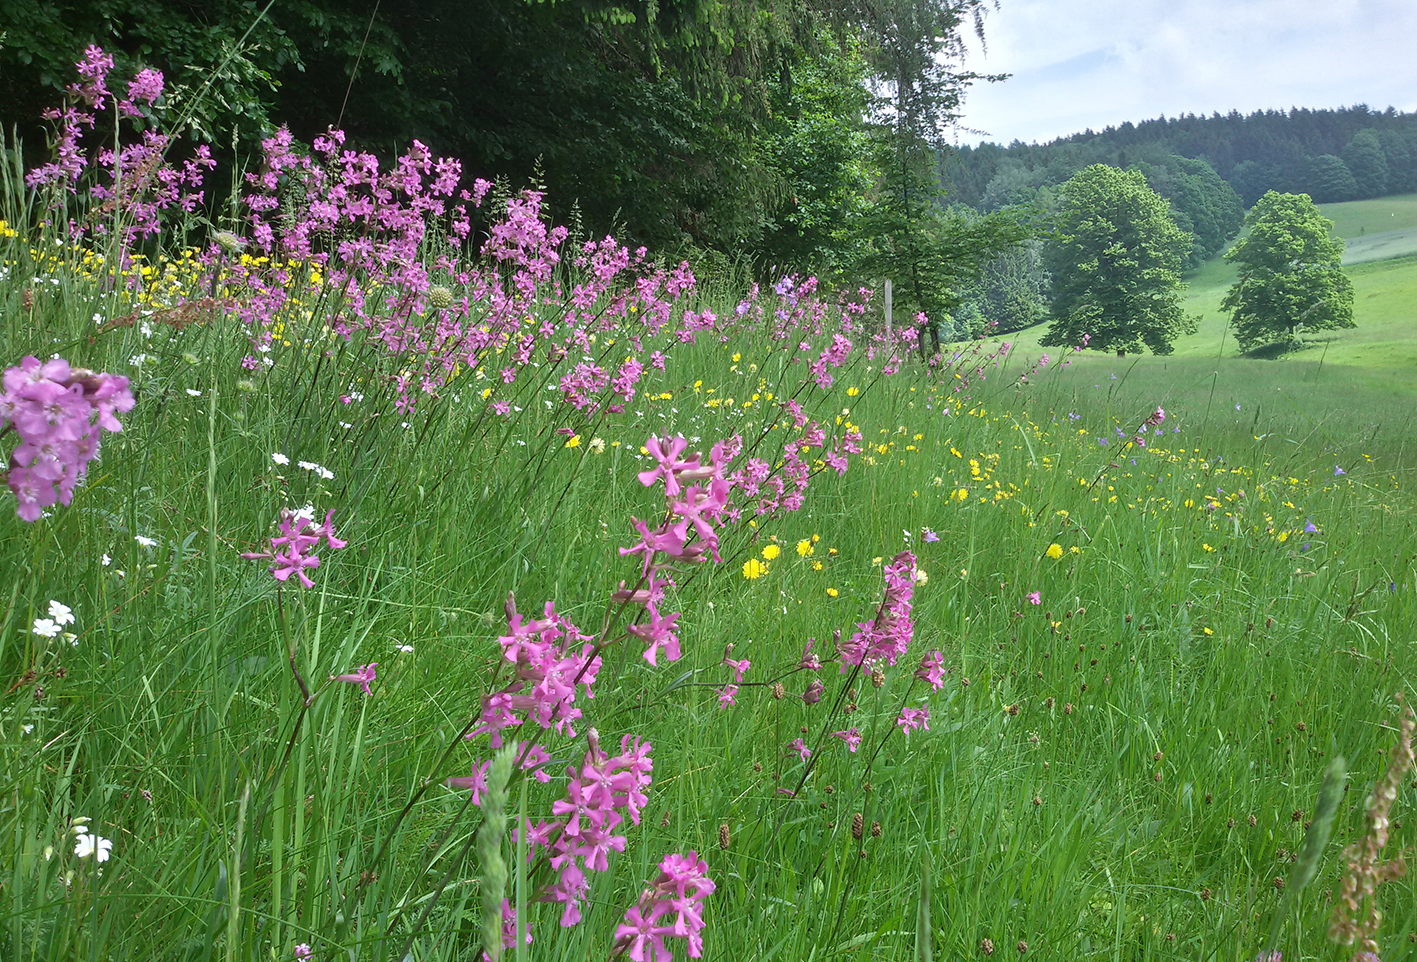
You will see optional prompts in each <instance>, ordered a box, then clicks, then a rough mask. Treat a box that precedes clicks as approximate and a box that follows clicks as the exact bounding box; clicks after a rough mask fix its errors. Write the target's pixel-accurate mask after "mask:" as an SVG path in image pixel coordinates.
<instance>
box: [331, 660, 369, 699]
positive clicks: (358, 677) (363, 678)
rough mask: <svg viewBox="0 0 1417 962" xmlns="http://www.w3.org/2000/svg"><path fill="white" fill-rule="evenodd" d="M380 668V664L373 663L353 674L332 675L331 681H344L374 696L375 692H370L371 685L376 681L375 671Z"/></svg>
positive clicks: (360, 667)
mask: <svg viewBox="0 0 1417 962" xmlns="http://www.w3.org/2000/svg"><path fill="white" fill-rule="evenodd" d="M378 666H379V663H378V662H377V661H371V662H370V663H369V664H367V665H360V666H359V669H358V670H357V671H355V672H353V673H351V674H348V675H331V676H330V681H343V682H348V683H349V684H351V685H358V686H359V687H360V688H363V689H364V694H366V695H372V694H373V692H371V691H370V690H369V683H370V682H371V681H373V680H374V677H375V672H374V669H375V668H377V667H378Z"/></svg>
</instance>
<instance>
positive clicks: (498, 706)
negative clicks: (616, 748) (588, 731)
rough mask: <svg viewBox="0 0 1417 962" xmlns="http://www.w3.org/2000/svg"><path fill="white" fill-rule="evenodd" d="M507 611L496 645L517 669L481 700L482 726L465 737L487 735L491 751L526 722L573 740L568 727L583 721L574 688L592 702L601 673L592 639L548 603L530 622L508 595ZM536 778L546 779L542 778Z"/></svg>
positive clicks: (525, 762)
mask: <svg viewBox="0 0 1417 962" xmlns="http://www.w3.org/2000/svg"><path fill="white" fill-rule="evenodd" d="M506 613H507V630H508V633H507V634H505V635H503V636H502V637H500V638H498V639H497V643H498V644H499V645H501V646H502V657H503V658H504V659H506V660H507V661H509V662H511V663H512V665H514V666H515V667H514V668H513V673H512V681H511V683H510V684H508V685H507V686H505V687H504V688H502V689H501V690H500V691H498V692H496V693H494V694H492V695H487V696H484V698H483V700H482V715H481V717H480V719H479V722H480V723H479V724H478V726H477V727H476V728H474V729H473V730H472V731H471V732H469V733H468V735H467V737H468V738H469V739H473V738H476V737H478V736H479V735H490V736H491V744H492V747H493V748H500V747H502V732H503V731H505V730H506V729H508V728H513V727H516V726H518V725H522V724H524V723H525V722H526V721H528V720H531V721H535V722H536V723H537V724H538V725H540V726H541V727H542V728H543V729H547V730H549V729H552V728H554V729H555V730H556V731H557V732H558V733H559V734H563V735H567V736H569V737H571V738H574V737H576V731H575V729H574V728H573V727H572V724H573V723H574V722H575V721H576V719H578V718H580V717H581V710H580V708H579V707H578V706H577V705H576V686H577V685H580V686H581V688H582V689H583V690H584V692H585V697H586V698H594V697H595V695H594V693H593V692H592V691H591V686H592V685H594V684H595V675H596V672H598V671H599V670H600V656H599V655H595V654H594V651H595V649H594V646H592V645H590V644H589V643H588V642H589V641H590V640H591V636H590V635H586V634H582V633H581V630H580V629H579V628H577V627H576V626H575V625H574V624H572V623H571V621H570V620H569V619H567V618H565V617H563V616H561V615H558V614H556V608H555V605H554V604H553V603H552V602H549V601H548V602H546V608H545V612H544V615H543V617H541V618H531V619H528V618H526V617H524V616H523V615H522V614H521V613H520V612H518V611H517V602H516V598H515V597H514V596H513V595H511V594H508V595H507V603H506ZM577 646H579V647H577ZM543 760H544V759H543ZM532 761H533V759H531V758H530V757H529V758H527V759H526V760H525V761H524V763H523V767H524V768H529V767H531V765H532ZM540 780H542V781H545V780H546V779H545V776H544V775H543V776H541V777H540Z"/></svg>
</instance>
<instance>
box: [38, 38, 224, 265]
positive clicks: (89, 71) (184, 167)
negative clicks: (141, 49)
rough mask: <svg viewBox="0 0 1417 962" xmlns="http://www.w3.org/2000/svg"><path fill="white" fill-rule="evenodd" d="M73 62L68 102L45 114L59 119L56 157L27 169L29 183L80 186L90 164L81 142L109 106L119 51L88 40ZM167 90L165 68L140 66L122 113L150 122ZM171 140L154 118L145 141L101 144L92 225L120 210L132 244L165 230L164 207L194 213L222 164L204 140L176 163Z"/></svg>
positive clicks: (79, 228)
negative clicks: (208, 177) (74, 78)
mask: <svg viewBox="0 0 1417 962" xmlns="http://www.w3.org/2000/svg"><path fill="white" fill-rule="evenodd" d="M75 67H76V70H77V72H78V74H79V77H80V80H79V82H77V83H73V84H70V85H69V87H68V93H69V95H70V100H69V102H68V103H67V104H65V106H63V107H60V108H54V109H51V110H47V111H45V112H44V114H43V116H44V118H45V119H46V120H54V121H58V123H59V132H58V137H57V139H56V144H55V159H54V160H53V161H51V162H50V163H47V164H44V165H42V166H40V167H36V168H35V169H34V170H31V171H30V172H29V173H28V174H26V175H25V183H26V184H27V185H28V186H30V187H43V186H46V185H49V184H56V185H60V184H62V185H64V186H65V187H66V188H67V189H68V190H69V191H70V192H75V191H77V189H78V181H79V178H80V176H81V175H82V174H83V171H84V168H85V167H86V166H88V165H89V158H88V157H87V156H86V155H85V153H84V148H83V146H82V143H81V142H82V140H83V138H84V128H86V127H87V128H89V129H90V130H92V129H93V128H94V126H95V120H96V118H97V116H98V115H99V114H100V113H102V112H104V111H105V110H106V109H107V105H108V99H109V98H110V97H113V96H114V95H113V94H112V93H111V92H110V91H109V89H108V75H109V74H110V73H111V72H112V70H113V57H112V56H110V55H109V54H107V53H105V52H104V51H103V49H102V48H101V47H96V46H89V47H87V48H86V49H85V50H84V59H83V60H81V61H79V63H78V64H76V65H75ZM162 91H163V76H162V73H161V72H160V71H157V70H153V69H151V68H144V69H142V70H139V71H138V73H137V74H135V75H134V77H133V79H132V80H131V81H129V83H128V96H127V98H126V99H123V100H121V101H119V102H118V103H117V110H118V114H119V116H120V117H124V118H130V119H132V118H137V119H143V120H146V121H151V119H152V118H150V117H148V116H147V114H148V113H151V112H152V110H153V108H154V105H155V104H156V102H157V100H158V99H159V98H160V97H161V96H162ZM115 99H116V98H115ZM173 142H174V138H173V137H172V136H170V135H167V134H163V133H160V132H158V131H157V130H155V129H153V127H152V126H151V124H150V123H149V124H147V125H146V128H145V129H144V130H143V134H142V138H141V141H140V142H138V143H131V144H127V145H120V146H119V147H118V149H117V150H116V151H115V150H114V149H113V147H111V146H109V145H104V146H102V147H100V148H99V150H98V151H97V154H96V159H97V161H98V167H99V169H100V170H101V171H102V172H103V173H102V175H101V177H100V179H99V180H98V181H97V182H95V183H94V184H93V185H92V186H91V187H90V188H89V195H90V197H91V198H92V199H93V200H95V201H97V202H98V203H96V204H94V205H93V212H94V217H93V221H92V224H91V229H92V230H93V231H94V232H95V233H98V234H103V233H106V232H107V231H108V230H109V229H110V226H111V225H112V223H113V221H114V214H115V213H117V214H121V215H122V220H123V221H125V222H126V225H125V226H124V228H123V232H124V241H125V243H126V244H129V245H131V244H132V243H133V242H134V241H136V240H138V239H140V238H144V237H156V236H157V235H158V234H159V233H160V232H161V229H162V223H161V218H162V215H163V213H164V212H166V211H168V210H171V209H174V208H175V209H177V210H181V211H185V212H191V211H193V210H195V209H196V208H197V207H198V206H199V205H200V204H201V203H202V198H203V191H202V189H201V188H202V181H203V178H204V176H205V172H206V171H208V170H211V169H212V168H213V167H215V166H216V161H215V160H214V159H213V158H212V155H211V149H210V148H209V147H208V146H207V145H206V144H199V145H198V146H197V147H196V148H195V149H194V150H193V152H192V156H191V157H189V158H188V159H186V160H185V161H183V162H182V163H181V164H180V165H174V164H171V163H169V162H168V161H167V159H166V155H167V152H168V150H169V149H170V148H171V147H172V144H173ZM71 228H72V230H73V232H74V234H75V235H76V236H82V234H83V233H84V230H85V227H84V225H82V224H78V223H75V224H72V225H71Z"/></svg>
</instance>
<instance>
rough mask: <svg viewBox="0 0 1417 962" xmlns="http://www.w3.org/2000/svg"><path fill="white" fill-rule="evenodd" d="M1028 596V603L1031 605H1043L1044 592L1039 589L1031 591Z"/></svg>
mask: <svg viewBox="0 0 1417 962" xmlns="http://www.w3.org/2000/svg"><path fill="white" fill-rule="evenodd" d="M1026 597H1027V598H1028V603H1029V604H1031V605H1041V604H1043V593H1042V592H1039V591H1030V592H1029V593H1028V594H1027V596H1026Z"/></svg>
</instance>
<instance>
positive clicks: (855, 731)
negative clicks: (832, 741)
mask: <svg viewBox="0 0 1417 962" xmlns="http://www.w3.org/2000/svg"><path fill="white" fill-rule="evenodd" d="M832 737H833V738H840V739H841V740H842V741H844V742H846V748H847V750H848V751H851V752H853V753H854V752H855V751H856V749H858V748H860V747H861V729H859V728H848V729H846V730H845V731H839V732H832Z"/></svg>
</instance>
